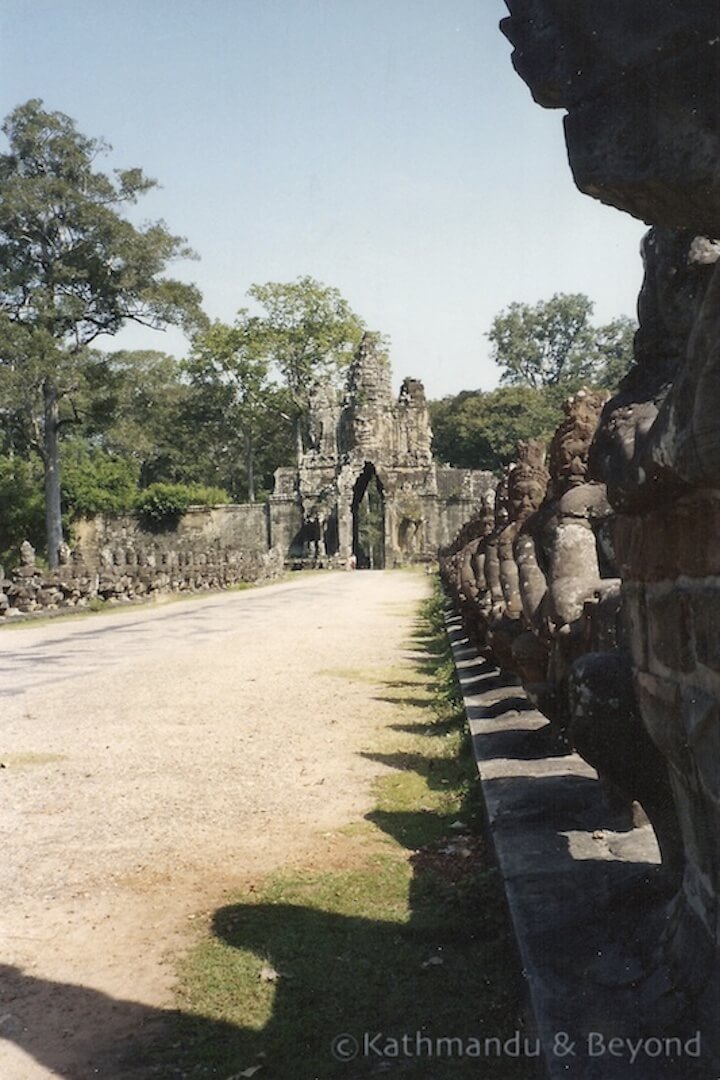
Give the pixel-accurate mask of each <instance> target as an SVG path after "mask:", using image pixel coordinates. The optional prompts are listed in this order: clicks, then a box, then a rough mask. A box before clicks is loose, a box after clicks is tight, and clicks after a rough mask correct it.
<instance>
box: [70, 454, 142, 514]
mask: <svg viewBox="0 0 720 1080" xmlns="http://www.w3.org/2000/svg"><path fill="white" fill-rule="evenodd" d="M139 475H140V469H139V466H138V463H137V462H136V461H134V460H133V459H132V458H119V457H115V456H114V455H112V454H109V453H107V451H105V450H100V449H92V448H88V447H87V446H86V445H85V444H84V443H83V442H81V441H79V440H76V441H74V442H73V443H71V444H70V445H69V446H68V447H67V449H66V452H65V453H64V454H63V476H62V490H63V503H64V505H65V507H66V510H67V512H68V513H69V514H70V515H71V517H73V518H78V517H92V516H93V515H94V514H122V513H125V512H126V511H128V510H132V509H133V507H134V506H135V502H136V499H137V489H138V479H139Z"/></svg>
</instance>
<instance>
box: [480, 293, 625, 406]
mask: <svg viewBox="0 0 720 1080" xmlns="http://www.w3.org/2000/svg"><path fill="white" fill-rule="evenodd" d="M592 312H593V304H592V302H591V301H590V300H589V299H588V297H587V296H584V295H583V294H582V293H556V294H555V295H554V296H553V297H551V299H550V300H541V301H539V302H538V303H537V304H534V305H530V304H520V303H513V304H510V305H509V306H508V307H507V308H506V309H505V310H504V311H501V312H500V313H499V314H498V315H496V316H495V318H494V320H493V323H492V326H491V328H490V331H489V333H488V337H489V339H490V342H491V345H492V358H493V360H494V361H495V363H496V364H498V366H499V367H500V368H502V369H503V373H502V376H501V380H502V382H504V383H507V384H509V385H515V386H517V385H525V386H532V387H535V388H536V389H537V388H539V387H542V386H557V385H560V384H562V385H564V386H566V387H567V388H568V389H569V390H571V389H577V388H578V387H579V386H581V385H582V384H585V385H587V386H593V387H611V386H613V385H614V384H615V383H616V382H617V381H619V379H620V378H622V376H623V375H624V374H625V372H626V371H627V370H628V368H629V367H630V365H631V363H632V335H633V333H634V329H635V324H634V323H633V322H632V320H630V319H627V318H621V319H616V320H615V321H614V322H612V323H609V324H608V325H607V326H601V327H599V328H595V327H594V326H593V325H592V323H591V322H590V318H591V316H592Z"/></svg>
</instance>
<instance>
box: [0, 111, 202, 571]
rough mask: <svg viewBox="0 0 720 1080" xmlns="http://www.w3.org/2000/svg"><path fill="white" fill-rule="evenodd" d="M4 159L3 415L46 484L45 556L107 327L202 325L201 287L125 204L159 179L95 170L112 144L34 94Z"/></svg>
mask: <svg viewBox="0 0 720 1080" xmlns="http://www.w3.org/2000/svg"><path fill="white" fill-rule="evenodd" d="M3 132H4V134H5V136H6V138H7V143H8V152H7V153H5V154H0V411H2V412H4V413H6V414H9V415H10V416H12V418H13V423H14V425H17V423H18V421H19V420H21V421H22V428H23V430H22V439H23V441H24V442H26V443H27V444H28V445H32V446H33V447H34V448H35V450H36V451H37V453H38V454H39V455H40V457H41V459H42V461H43V464H44V467H45V470H46V477H47V480H48V483H47V484H46V497H47V505H46V525H47V532H48V558H49V560H50V562H51V565H52V564H54V562H55V560H56V558H57V548H58V546H59V542H60V540H61V538H62V530H61V522H60V515H61V507H60V488H59V484H58V482H57V478H58V476H59V472H60V468H59V438H60V435H61V434H62V431H63V429H64V427H65V426H66V425H67V424H68V423H69V422H77V421H78V419H79V414H78V403H79V402H80V401H81V400H82V399H83V397H84V396H85V395H86V393H87V390H88V375H89V370H90V367H91V360H92V354H90V353H89V346H90V345H91V344H92V342H94V340H95V339H96V338H97V337H98V336H99V335H100V334H114V333H116V332H117V331H118V330H119V329H120V328H121V327H122V326H123V324H124V323H125V322H126V321H128V320H130V321H135V322H139V323H142V324H143V325H147V326H152V327H155V328H158V329H160V328H162V327H164V326H167V325H169V324H180V325H183V326H185V327H186V328H188V329H189V328H190V327H194V326H197V325H198V324H199V323H201V322H202V321H203V316H202V313H201V310H200V305H199V300H200V297H199V293H198V291H197V289H195V287H194V286H192V285H186V284H184V283H182V282H179V281H174V280H172V279H170V278H166V277H164V276H163V272H164V270H165V268H166V266H167V264H168V263H169V262H171V261H172V260H174V259H176V258H186V257H188V256H190V255H191V254H192V253H191V252H190V250H189V248H188V247H187V246H186V245H185V242H184V241H183V240H182V238H180V237H177V236H173V235H172V234H171V233H170V232H168V230H167V229H166V227H165V225H164V224H163V223H162V222H155V223H149V224H145V225H143V226H140V227H138V226H135V225H133V224H132V223H131V222H130V221H129V220H128V219H127V218H126V217H125V216H124V211H125V209H126V208H127V207H128V206H132V205H133V204H134V203H136V202H137V200H138V198H139V197H140V196H141V195H143V194H145V193H146V192H147V191H149V190H151V189H152V188H153V187H154V186H155V181H154V180H150V179H148V178H147V177H145V176H144V174H143V173H142V171H141V170H140V169H137V168H132V169H125V170H120V169H116V170H114V175H113V176H109V175H107V174H106V173H103V172H100V171H98V170H97V169H96V168H95V163H96V161H97V158H98V157H99V155H101V154H103V153H105V152H106V151H107V150H108V149H109V147H107V145H106V144H105V143H104V142H103V141H102V140H101V139H92V138H88V137H87V136H85V135H82V134H81V133H80V132H78V131H77V129H76V126H75V123H74V121H73V120H72V119H71V118H70V117H69V116H66V115H64V114H63V113H60V112H47V111H45V110H44V109H43V103H42V101H40V100H38V99H33V100H31V101H28V102H27V103H26V104H24V105H21V106H18V108H16V109H15V110H13V112H12V113H10V115H9V116H8V117H7V119H6V120H5V123H4V125H3Z"/></svg>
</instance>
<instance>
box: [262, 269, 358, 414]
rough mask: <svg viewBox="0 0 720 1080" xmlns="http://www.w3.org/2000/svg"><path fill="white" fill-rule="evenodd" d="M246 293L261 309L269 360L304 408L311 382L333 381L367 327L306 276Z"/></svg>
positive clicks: (336, 292)
mask: <svg viewBox="0 0 720 1080" xmlns="http://www.w3.org/2000/svg"><path fill="white" fill-rule="evenodd" d="M248 295H249V296H251V297H252V298H253V300H256V301H257V302H258V304H259V305H260V307H261V308H262V309H263V315H262V316H261V320H260V326H261V329H262V331H263V333H264V335H265V343H266V348H267V353H268V356H269V358H270V360H271V361H272V363H273V364H274V365H275V367H276V368H277V370H278V371H279V373H280V374H281V375H282V377H283V378H284V380H285V382H286V385H287V386H288V388H289V390H290V392H291V393H292V394H293V397H295V398H296V399H297V400H298V401H299V402H300V403H301V404H302V405H305V403H306V401H307V391H308V388H309V384H310V382H311V381H312V380H313V379H323V378H327V377H330V378H332V377H334V376H337V374H338V373H342V371H343V370H344V369H345V368H346V367H347V366H348V364H349V363H350V360H351V359H352V356H353V353H354V352H355V349H356V348H357V346H358V345H359V343H360V339H361V337H362V334H363V330H364V328H365V324H364V323H363V321H362V319H361V318H360V317H359V316H358V315H356V314H355V312H354V311H353V310H352V309H351V307H350V305H349V304H348V302H347V300H345V299H344V298H343V297H342V295H341V294H340V291H339V290H338V289H335V288H332V287H330V286H328V285H323V284H321V282H319V281H316V280H315V279H314V278H312V277H309V276H305V277H301V278H298V279H297V281H293V282H287V283H281V282H273V281H269V282H267V283H266V284H265V285H253V286H252V287H251V288H250V289H249V290H248Z"/></svg>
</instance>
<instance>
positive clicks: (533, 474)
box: [508, 439, 549, 524]
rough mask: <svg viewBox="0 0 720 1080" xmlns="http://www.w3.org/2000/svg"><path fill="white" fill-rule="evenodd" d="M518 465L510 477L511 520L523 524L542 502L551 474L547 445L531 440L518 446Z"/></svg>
mask: <svg viewBox="0 0 720 1080" xmlns="http://www.w3.org/2000/svg"><path fill="white" fill-rule="evenodd" d="M517 457H518V460H517V464H516V465H515V468H514V469H513V470H512V471H511V472H510V474H509V477H508V503H509V513H510V521H515V522H517V523H518V524H522V523H523V522H524V521H526V520H527V518H529V517H530V515H531V514H534V513H535V511H536V510H537V509H538V508H539V507H540V505H541V504H542V501H543V499H544V498H545V493H546V491H547V485H548V479H549V474H548V471H547V469H546V468H545V444H544V443H543V442H542V440H541V439H528V440H527V442H519V443H518V446H517Z"/></svg>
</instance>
